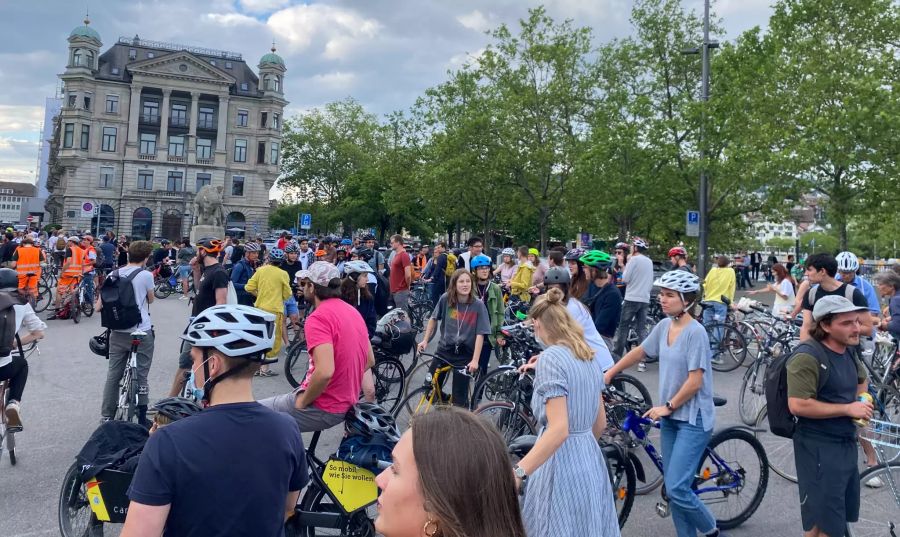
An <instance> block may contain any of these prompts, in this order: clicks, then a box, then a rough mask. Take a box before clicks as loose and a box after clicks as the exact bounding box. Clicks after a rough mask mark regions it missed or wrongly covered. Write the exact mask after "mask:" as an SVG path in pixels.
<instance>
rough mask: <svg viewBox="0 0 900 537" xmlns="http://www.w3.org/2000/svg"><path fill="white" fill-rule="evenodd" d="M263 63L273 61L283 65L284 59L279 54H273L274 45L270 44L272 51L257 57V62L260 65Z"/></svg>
mask: <svg viewBox="0 0 900 537" xmlns="http://www.w3.org/2000/svg"><path fill="white" fill-rule="evenodd" d="M264 63H275V64H278V65H284V60H282V59H281V56H279V55H278V54H275V46H274V45H273V46H272V52H270V53H268V54H266V55H265V56H263V57H262V58H260V59H259V64H260V65H262V64H264Z"/></svg>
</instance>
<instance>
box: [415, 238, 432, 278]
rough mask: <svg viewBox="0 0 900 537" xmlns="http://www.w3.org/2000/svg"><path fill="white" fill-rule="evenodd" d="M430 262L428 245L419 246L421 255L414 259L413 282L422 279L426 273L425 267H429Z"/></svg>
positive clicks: (418, 254)
mask: <svg viewBox="0 0 900 537" xmlns="http://www.w3.org/2000/svg"><path fill="white" fill-rule="evenodd" d="M428 261H429V259H428V245H427V244H422V245H421V246H419V253H417V254H416V257H415V259H413V280H418V279H419V278H421V277H422V274H423V273H424V272H425V267H426V266H427V265H428Z"/></svg>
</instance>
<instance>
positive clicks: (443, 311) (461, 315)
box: [419, 268, 491, 407]
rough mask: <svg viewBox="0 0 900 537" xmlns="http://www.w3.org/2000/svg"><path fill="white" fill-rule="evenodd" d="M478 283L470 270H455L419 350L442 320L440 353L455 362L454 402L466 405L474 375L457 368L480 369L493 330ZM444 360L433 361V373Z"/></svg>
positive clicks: (432, 315) (470, 370)
mask: <svg viewBox="0 0 900 537" xmlns="http://www.w3.org/2000/svg"><path fill="white" fill-rule="evenodd" d="M474 287H475V282H473V281H472V274H471V273H470V272H469V271H468V270H466V269H464V268H460V269H456V271H454V272H453V276H451V277H450V285H449V286H448V288H447V292H446V293H444V294H443V295H441V298H440V299H439V300H438V303H437V304H436V305H435V306H434V312H432V314H431V318H430V319H428V327H427V328H426V329H425V337H424V338H423V339H422V342H421V343H419V352H424V351H425V349H426V348H428V342H429V341H430V340H431V336H432V335H433V334H434V332H435V328H437V323H438V321H440V322H441V335H440V339H439V340H438V348H437V356H438V357H440V358H441V359H442V360H444V362H446V363H448V364H451V365H453V366H454V369H453V404H454V405H456V406H462V407H466V406H468V403H469V379H470V378H471V376H470V375H466V374H463V373H460V372H459V371H457V368H462V367H465V368H466V369H467V370H468V372H469V373H470V374H471V373H475V371H477V370H478V362H479V359H480V358H481V347H482V346H483V345H484V338H485V336H487V335H489V334H490V333H491V321H490V318H489V317H488V311H487V308H486V307H485V305H484V302H482V301H480V300H478V297H477V296H476V295H475V291H474ZM444 362H442V361H441V360H434V361H432V363H431V368H430V370H431V373H432V374H434V372H435V370H436V369H437V368H439V367H442V366H443V365H445V364H444Z"/></svg>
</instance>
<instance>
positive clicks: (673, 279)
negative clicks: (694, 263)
mask: <svg viewBox="0 0 900 537" xmlns="http://www.w3.org/2000/svg"><path fill="white" fill-rule="evenodd" d="M653 285H655V286H657V287H659V288H660V289H659V304H660V307H661V308H662V311H663V313H664V314H665V315H666V318H665V319H663V320H662V321H660V322H659V323H658V324H657V325H656V326H655V327H653V330H652V331H651V332H650V335H649V336H647V339H645V340H643V342H642V343H641V344H640V345H638V346H637V347H635V348H633V349H631V350H630V351H629V352H628V354H626V355H625V356H624V357H622V359H621V360H619V362H618V363H617V364H616V365H614V366H613V367H612V369H610V370H609V371H607V372H606V382H607V384H608V383H609V382H610V381H611V380H612V379H613V377H615V376H616V375H618V374H619V373H621V372H622V371H624V370H626V369H627V368H629V367H631V366H633V365H635V364H636V363H638V362H641V361H642V360H643V359H644V357H645V356H647V355H651V356H658V357H659V399H658V400H659V401H665V403H664V404H662V405H659V406H655V407H653V408H651V409H650V410H648V411H647V412H646V413H645V414H644V416H645V417H648V418H650V419H652V420H659V421H660V434H661V439H662V455H663V467H664V468H665V477H664V478H665V487H666V493H667V494H668V496H669V504H670V505H671V508H672V521H673V522H674V523H675V531H676V533H677V534H678V535H679V536H681V535H692V536H693V535H697V533H698V532H699V533H702V534H703V535H708V536H717V535H719V530H718V529H717V528H716V519H715V517H714V516H713V515H712V513H710V511H709V509H708V508H707V507H706V505H704V504H703V502H701V501H700V499H699V498H697V495H696V494H694V492H693V491H692V490H691V484H692V483H693V481H694V476H695V474H696V472H697V464H699V462H700V458H701V457H702V456H703V450H704V449H706V444H707V443H708V442H709V439H710V437H711V436H712V431H713V426H714V425H715V408H714V406H713V379H712V363H711V362H710V352H709V339H708V338H707V335H706V329H705V328H703V325H702V324H700V323H699V322H697V321H696V320H695V319H694V318H693V317H692V316H691V309H693V308H694V307H695V306H696V305H697V302H698V301H699V298H700V278H698V277H697V276H696V275H694V274H691V273H689V272H685V271H682V270H670V271H669V272H666V273H665V274H663V275H662V276H661V277H660V278H659V279H657V280H656V281H655V282H653Z"/></svg>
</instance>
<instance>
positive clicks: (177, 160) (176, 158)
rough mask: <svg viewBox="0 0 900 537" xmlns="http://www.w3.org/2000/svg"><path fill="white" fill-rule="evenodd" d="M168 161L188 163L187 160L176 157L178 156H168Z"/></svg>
mask: <svg viewBox="0 0 900 537" xmlns="http://www.w3.org/2000/svg"><path fill="white" fill-rule="evenodd" d="M166 160H167V161H168V162H182V163H183V162H186V160H185V158H184V157H176V156H174V155H167V156H166Z"/></svg>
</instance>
